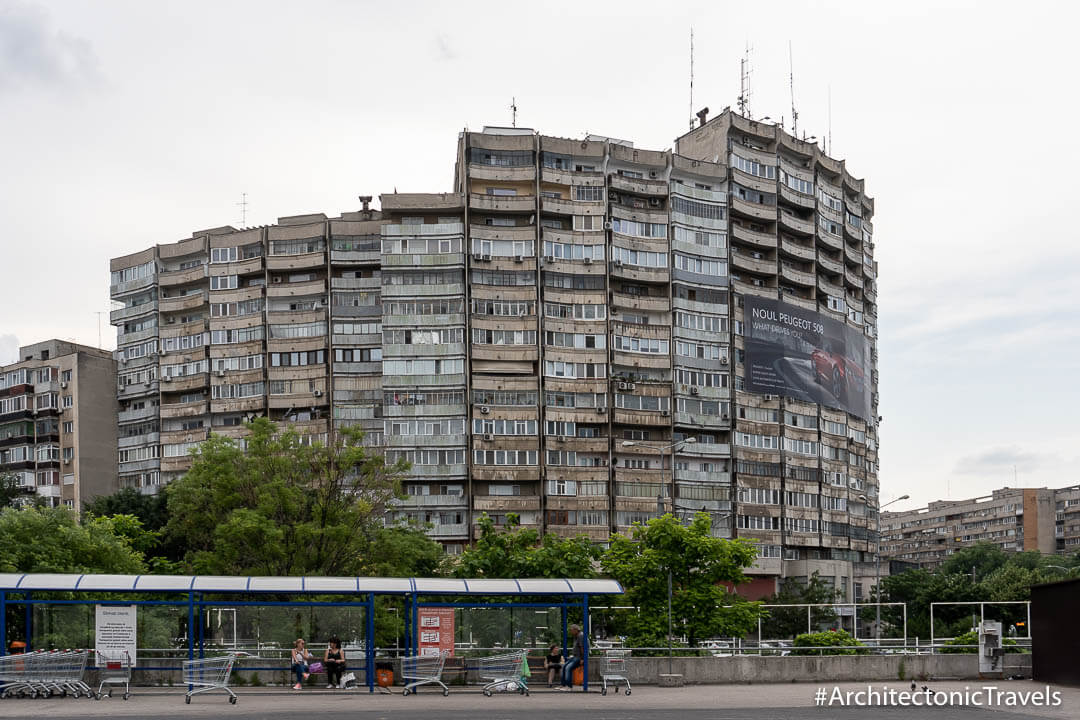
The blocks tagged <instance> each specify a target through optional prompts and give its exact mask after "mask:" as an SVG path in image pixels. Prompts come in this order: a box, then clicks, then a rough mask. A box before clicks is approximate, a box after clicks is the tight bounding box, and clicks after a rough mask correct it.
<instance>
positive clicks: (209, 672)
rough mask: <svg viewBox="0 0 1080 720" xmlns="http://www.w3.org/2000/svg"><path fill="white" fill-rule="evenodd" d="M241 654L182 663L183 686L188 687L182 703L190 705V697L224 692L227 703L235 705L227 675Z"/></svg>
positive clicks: (233, 694) (234, 697)
mask: <svg viewBox="0 0 1080 720" xmlns="http://www.w3.org/2000/svg"><path fill="white" fill-rule="evenodd" d="M241 654H242V653H235V652H232V653H229V654H228V655H221V656H219V657H212V658H203V659H201V660H185V661H184V684H185V685H187V686H188V691H187V694H186V695H185V696H184V702H185V703H190V702H191V696H192V695H198V694H199V693H204V692H210V691H211V690H224V691H225V692H227V693H229V702H231V703H232V704H233V705H235V704H236V693H234V692H233V691H232V690H230V689H229V674H230V673H231V672H232V669H233V665H235V664H236V658H237V657H238V656H239V655H241Z"/></svg>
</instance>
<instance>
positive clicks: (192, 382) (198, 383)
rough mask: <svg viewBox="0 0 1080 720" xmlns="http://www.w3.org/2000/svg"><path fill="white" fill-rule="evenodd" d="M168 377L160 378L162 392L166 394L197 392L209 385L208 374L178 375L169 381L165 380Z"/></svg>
mask: <svg viewBox="0 0 1080 720" xmlns="http://www.w3.org/2000/svg"><path fill="white" fill-rule="evenodd" d="M168 377H169V376H164V377H162V378H161V387H162V390H164V391H167V392H184V391H187V390H198V389H201V388H205V387H208V386H209V384H210V375H209V374H208V373H198V374H196V375H180V376H177V377H174V378H171V379H167V378H168Z"/></svg>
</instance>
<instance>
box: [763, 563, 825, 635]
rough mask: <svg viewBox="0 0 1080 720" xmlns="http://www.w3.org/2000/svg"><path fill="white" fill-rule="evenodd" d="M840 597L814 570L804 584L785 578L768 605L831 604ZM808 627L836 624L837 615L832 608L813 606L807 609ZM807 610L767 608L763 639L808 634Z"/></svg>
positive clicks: (803, 608)
mask: <svg viewBox="0 0 1080 720" xmlns="http://www.w3.org/2000/svg"><path fill="white" fill-rule="evenodd" d="M839 598H840V591H839V590H837V589H836V588H834V587H833V586H832V584H831V583H829V582H826V581H825V580H823V579H822V578H821V576H820V574H819V573H818V572H817V571H815V572H814V574H813V575H812V576H810V578H808V579H807V581H806V582H805V583H802V582H798V581H797V580H795V579H794V578H785V579H784V581H783V582H782V584H781V585H780V592H778V593H776V594H775V595H773V596H772V598H770V599H769V600H768V603H767V604H769V605H831V604H832V603H834V602H836V601H837V600H838V599H839ZM809 616H810V625H811V627H812V628H813V629H821V627H822V626H823V625H825V626H828V625H832V624H833V623H835V622H836V613H835V612H833V610H832V608H828V607H815V608H811V609H810V615H809ZM806 619H807V608H805V607H791V608H769V617H768V619H767V620H766V623H767V624H766V625H765V628H767V629H763V630H762V637H764V638H768V639H781V638H783V639H788V638H793V637H795V636H796V635H799V634H804V633H806V632H807V627H806V626H807V622H806Z"/></svg>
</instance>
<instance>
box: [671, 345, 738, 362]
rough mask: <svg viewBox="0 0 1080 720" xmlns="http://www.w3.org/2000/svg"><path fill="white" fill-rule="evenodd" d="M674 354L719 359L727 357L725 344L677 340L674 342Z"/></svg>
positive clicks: (702, 358)
mask: <svg viewBox="0 0 1080 720" xmlns="http://www.w3.org/2000/svg"><path fill="white" fill-rule="evenodd" d="M675 354H676V355H680V356H682V357H690V358H698V359H701V360H716V361H719V360H720V359H721V358H727V346H726V345H715V344H713V343H703V342H687V341H686V340H678V341H676V342H675Z"/></svg>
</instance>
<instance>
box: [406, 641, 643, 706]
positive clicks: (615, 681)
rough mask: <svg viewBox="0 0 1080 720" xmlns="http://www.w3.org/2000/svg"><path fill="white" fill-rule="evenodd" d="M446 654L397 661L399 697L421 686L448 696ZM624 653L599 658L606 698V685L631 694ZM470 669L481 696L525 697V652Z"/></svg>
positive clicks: (479, 660)
mask: <svg viewBox="0 0 1080 720" xmlns="http://www.w3.org/2000/svg"><path fill="white" fill-rule="evenodd" d="M448 655H449V653H448V652H445V651H444V652H441V653H439V654H437V655H415V656H412V657H406V658H402V659H401V677H402V679H403V680H405V681H406V684H405V687H404V689H403V690H402V694H403V695H409V694H412V693H415V692H416V688H418V687H420V686H421V685H438V686H439V687H441V688H442V693H443V695H444V696H445V695H449V694H450V688H448V687H447V686H446V684H445V683H444V682H443V681H442V673H443V668H444V667H445V666H446V658H447V657H448ZM629 655H630V652H629V651H628V650H608V651H607V653H606V654H605V655H603V656H601V657H600V658H599V660H600V681H601V684H602V687H601V690H600V694H601V695H607V691H608V685H609V684H610V685H611V686H612V688H613V689H614V691H615V693H616V694H618V692H619V689H620V688H622V687H623V686H624V685H625V688H626V694H627V695H629V694H630V692H631V688H630V681H629V680H628V679H627V677H626V665H627V661H628V660H629ZM474 663H475V664H474V665H473V667H471V668H470V667H469V665H466V670H467V671H468V670H470V669H472V670H475V671H476V673H477V675H478V677H479V678H480V680H484V681H487V682H485V683H484V686H483V688H482V689H483V691H484V695H486V696H487V697H491V695H492V694H493V693H497V692H518V693H520V694H521V695H528V694H529V680H528V676H529V671H528V656H527V651H525V650H515V651H513V652H509V653H502V654H499V655H488V656H486V657H480V658H476V659H475V661H474Z"/></svg>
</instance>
